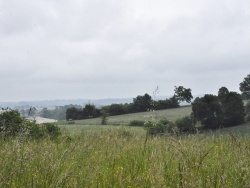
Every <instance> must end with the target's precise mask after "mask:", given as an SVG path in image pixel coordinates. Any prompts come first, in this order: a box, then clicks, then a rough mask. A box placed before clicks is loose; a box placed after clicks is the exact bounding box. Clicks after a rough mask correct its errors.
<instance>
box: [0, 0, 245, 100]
mask: <svg viewBox="0 0 250 188" xmlns="http://www.w3.org/2000/svg"><path fill="white" fill-rule="evenodd" d="M248 74H250V1H249V0H241V1H239V0H220V1H217V0H189V1H187V0H70V1H68V0H0V76H1V79H0V101H1V102H14V101H31V100H53V99H102V98H127V97H136V96H137V95H143V94H145V93H148V94H150V95H152V93H153V91H154V90H155V88H156V87H157V86H158V87H159V93H158V95H166V96H168V95H173V94H174V86H184V87H186V88H191V89H192V93H193V95H198V94H204V93H208V94H217V92H218V90H219V88H220V87H222V86H225V87H227V88H228V89H229V90H230V91H236V92H239V83H240V82H242V81H243V79H244V78H245V77H246V76H247V75H248Z"/></svg>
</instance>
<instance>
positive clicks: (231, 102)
mask: <svg viewBox="0 0 250 188" xmlns="http://www.w3.org/2000/svg"><path fill="white" fill-rule="evenodd" d="M218 99H219V102H220V105H221V111H222V115H223V121H222V125H223V126H224V127H229V126H234V125H237V124H241V123H243V122H244V117H245V108H244V104H243V101H242V99H241V96H240V94H238V93H236V92H229V91H228V89H227V88H226V87H222V88H220V89H219V92H218Z"/></svg>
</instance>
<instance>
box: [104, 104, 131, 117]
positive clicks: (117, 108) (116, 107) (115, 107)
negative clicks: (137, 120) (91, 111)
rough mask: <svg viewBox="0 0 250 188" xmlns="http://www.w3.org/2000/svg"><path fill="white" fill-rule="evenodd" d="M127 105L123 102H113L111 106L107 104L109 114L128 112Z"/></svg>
mask: <svg viewBox="0 0 250 188" xmlns="http://www.w3.org/2000/svg"><path fill="white" fill-rule="evenodd" d="M125 107H126V106H125V105H123V104H111V105H110V106H107V110H108V111H107V112H108V113H109V115H111V116H114V115H121V114H126V113H127V111H126V108H125Z"/></svg>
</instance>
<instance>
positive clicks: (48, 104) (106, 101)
mask: <svg viewBox="0 0 250 188" xmlns="http://www.w3.org/2000/svg"><path fill="white" fill-rule="evenodd" d="M130 102H133V98H120V99H112V98H110V99H64V100H59V99H58V100H45V101H21V102H0V107H2V108H6V107H9V108H15V109H19V108H29V107H30V106H32V107H54V106H65V105H69V104H74V105H85V104H88V103H91V104H95V105H96V106H103V105H109V104H112V103H130Z"/></svg>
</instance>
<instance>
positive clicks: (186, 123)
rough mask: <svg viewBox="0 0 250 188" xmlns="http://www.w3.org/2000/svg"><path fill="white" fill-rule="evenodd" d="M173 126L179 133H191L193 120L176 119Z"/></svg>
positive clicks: (186, 118)
mask: <svg viewBox="0 0 250 188" xmlns="http://www.w3.org/2000/svg"><path fill="white" fill-rule="evenodd" d="M175 124H176V126H177V128H178V129H179V131H180V132H193V131H194V130H195V126H194V123H193V120H192V119H191V118H190V116H185V117H183V118H179V119H177V120H176V121H175Z"/></svg>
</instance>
